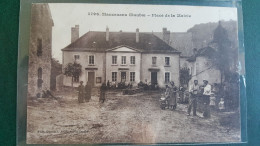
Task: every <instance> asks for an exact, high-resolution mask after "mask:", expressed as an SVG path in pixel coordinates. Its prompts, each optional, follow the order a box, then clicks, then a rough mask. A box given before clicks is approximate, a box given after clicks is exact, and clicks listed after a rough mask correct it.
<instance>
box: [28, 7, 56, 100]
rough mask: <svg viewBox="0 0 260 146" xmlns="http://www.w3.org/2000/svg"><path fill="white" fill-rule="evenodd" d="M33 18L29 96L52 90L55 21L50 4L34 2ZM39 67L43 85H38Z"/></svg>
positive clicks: (30, 45) (29, 65)
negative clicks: (53, 29)
mask: <svg viewBox="0 0 260 146" xmlns="http://www.w3.org/2000/svg"><path fill="white" fill-rule="evenodd" d="M31 18H32V19H31V28H30V44H29V62H28V63H29V64H28V67H29V69H28V96H31V97H35V96H36V95H37V93H41V92H42V90H50V75H51V51H52V26H53V21H52V18H51V13H50V9H49V6H48V4H32V10H31ZM39 48H42V49H41V51H39V50H38V49H39ZM37 50H38V51H37ZM39 68H41V70H42V75H41V79H42V81H43V82H42V86H41V87H38V79H39V75H38V71H39Z"/></svg>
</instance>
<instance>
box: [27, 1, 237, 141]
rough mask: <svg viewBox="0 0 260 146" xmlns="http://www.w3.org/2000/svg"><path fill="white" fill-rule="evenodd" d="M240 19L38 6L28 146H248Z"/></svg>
mask: <svg viewBox="0 0 260 146" xmlns="http://www.w3.org/2000/svg"><path fill="white" fill-rule="evenodd" d="M237 15H238V14H237V8H235V7H210V6H184V5H141V4H139V5H137V4H94V3H92V4H87V3H77V4H76V3H70V4H69V3H33V4H32V5H31V19H30V20H31V22H30V41H29V62H28V94H27V129H26V143H27V144H113V143H120V144H164V143H234V142H241V126H240V125H241V123H240V121H241V120H240V119H241V117H240V90H239V83H240V81H239V61H238V60H239V52H238V50H239V44H238V43H239V41H238V22H237V21H238V16H237Z"/></svg>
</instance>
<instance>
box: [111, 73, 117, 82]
mask: <svg viewBox="0 0 260 146" xmlns="http://www.w3.org/2000/svg"><path fill="white" fill-rule="evenodd" d="M116 81H117V72H112V82H116Z"/></svg>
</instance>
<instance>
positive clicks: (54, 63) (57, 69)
mask: <svg viewBox="0 0 260 146" xmlns="http://www.w3.org/2000/svg"><path fill="white" fill-rule="evenodd" d="M60 74H62V65H61V64H60V63H59V61H58V60H56V59H55V58H52V59H51V90H55V89H56V77H57V76H58V75H60Z"/></svg>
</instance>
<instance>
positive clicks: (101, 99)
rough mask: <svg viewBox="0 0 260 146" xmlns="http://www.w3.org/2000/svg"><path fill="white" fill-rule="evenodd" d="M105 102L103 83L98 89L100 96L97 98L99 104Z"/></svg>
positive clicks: (104, 85)
mask: <svg viewBox="0 0 260 146" xmlns="http://www.w3.org/2000/svg"><path fill="white" fill-rule="evenodd" d="M105 100H106V84H105V83H103V84H102V86H101V87H100V96H99V102H101V103H104V102H105Z"/></svg>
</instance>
